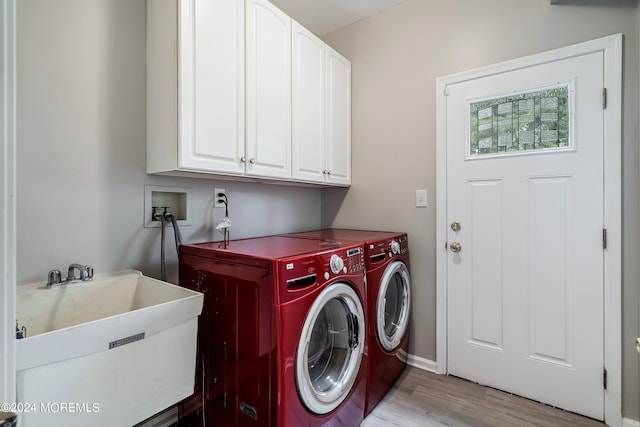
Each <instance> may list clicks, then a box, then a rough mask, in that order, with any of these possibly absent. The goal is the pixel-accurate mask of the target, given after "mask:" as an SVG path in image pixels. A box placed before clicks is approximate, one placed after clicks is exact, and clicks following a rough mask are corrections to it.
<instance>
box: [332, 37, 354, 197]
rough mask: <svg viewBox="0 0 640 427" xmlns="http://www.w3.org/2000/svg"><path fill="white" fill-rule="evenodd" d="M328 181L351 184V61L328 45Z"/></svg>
mask: <svg viewBox="0 0 640 427" xmlns="http://www.w3.org/2000/svg"><path fill="white" fill-rule="evenodd" d="M326 169H327V171H328V175H327V177H328V180H327V182H329V183H332V184H338V185H351V62H349V60H348V59H346V58H345V57H343V56H342V55H340V54H339V53H338V52H336V51H335V50H333V49H331V47H329V46H327V153H326Z"/></svg>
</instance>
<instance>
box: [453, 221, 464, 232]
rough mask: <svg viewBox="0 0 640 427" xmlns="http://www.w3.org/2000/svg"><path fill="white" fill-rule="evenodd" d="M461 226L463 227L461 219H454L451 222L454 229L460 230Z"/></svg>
mask: <svg viewBox="0 0 640 427" xmlns="http://www.w3.org/2000/svg"><path fill="white" fill-rule="evenodd" d="M461 228H462V226H461V225H460V221H453V222H452V223H451V229H452V230H453V231H460V229H461Z"/></svg>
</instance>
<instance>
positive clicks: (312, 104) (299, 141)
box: [291, 21, 326, 182]
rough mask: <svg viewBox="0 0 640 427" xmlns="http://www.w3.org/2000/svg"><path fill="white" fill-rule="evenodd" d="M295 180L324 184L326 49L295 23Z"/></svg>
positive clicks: (293, 159) (292, 116) (293, 24)
mask: <svg viewBox="0 0 640 427" xmlns="http://www.w3.org/2000/svg"><path fill="white" fill-rule="evenodd" d="M291 29H292V31H291V35H292V37H291V43H292V65H291V67H292V76H291V78H292V83H293V84H292V87H291V90H292V103H293V105H292V107H293V108H292V110H291V132H292V135H291V137H292V141H291V146H292V150H291V153H292V160H291V162H292V176H293V178H294V179H297V180H303V181H312V182H324V180H325V175H326V174H325V173H324V172H325V164H324V163H325V162H324V158H325V143H326V120H325V114H326V102H325V101H326V63H325V60H326V49H325V46H326V45H325V43H324V42H323V41H322V40H320V39H319V38H318V37H316V36H315V35H314V34H312V33H311V32H310V31H309V30H307V29H306V28H304V27H303V26H302V25H300V24H298V23H297V22H296V21H293V22H292V27H291Z"/></svg>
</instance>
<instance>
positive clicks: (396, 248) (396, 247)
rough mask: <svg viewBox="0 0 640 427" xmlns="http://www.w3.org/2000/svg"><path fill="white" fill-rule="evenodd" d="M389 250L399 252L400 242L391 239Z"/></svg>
mask: <svg viewBox="0 0 640 427" xmlns="http://www.w3.org/2000/svg"><path fill="white" fill-rule="evenodd" d="M391 252H392V253H394V254H399V253H400V243H398V242H396V241H395V240H392V241H391Z"/></svg>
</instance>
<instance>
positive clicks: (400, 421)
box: [360, 367, 605, 427]
mask: <svg viewBox="0 0 640 427" xmlns="http://www.w3.org/2000/svg"><path fill="white" fill-rule="evenodd" d="M360 426H361V427H393V426H401V427H431V426H456V427H466V426H473V427H476V426H487V427H498V426H509V427H525V426H548V427H564V426H566V427H578V426H585V427H589V426H593V427H598V426H599V427H603V426H605V424H603V423H601V422H598V421H595V420H593V419H591V418H585V417H582V416H580V415H576V414H574V413H572V412H566V411H563V410H561V409H556V408H553V407H550V406H547V405H544V404H541V403H538V402H534V401H532V400H529V399H524V398H522V397H518V396H514V395H511V394H509V393H505V392H502V391H499V390H496V389H493V388H490V387H484V386H481V385H479V384H475V383H472V382H469V381H466V380H463V379H460V378H456V377H452V376H445V375H436V374H433V373H431V372H426V371H423V370H421V369H418V368H413V367H407V369H405V371H404V373H403V374H402V376H401V377H400V378H399V379H398V382H396V384H395V386H394V387H393V388H392V389H391V390H390V391H389V393H387V395H386V396H385V398H384V399H383V400H382V402H380V403H379V404H378V406H376V408H375V409H374V410H373V412H371V413H370V414H369V416H368V417H367V418H366V419H365V420H364V421H363V422H362V424H361V425H360Z"/></svg>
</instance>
